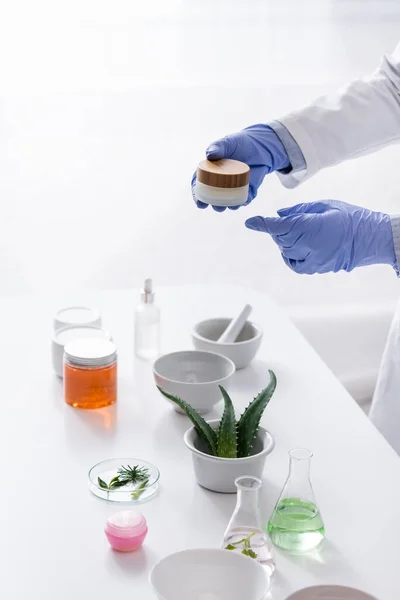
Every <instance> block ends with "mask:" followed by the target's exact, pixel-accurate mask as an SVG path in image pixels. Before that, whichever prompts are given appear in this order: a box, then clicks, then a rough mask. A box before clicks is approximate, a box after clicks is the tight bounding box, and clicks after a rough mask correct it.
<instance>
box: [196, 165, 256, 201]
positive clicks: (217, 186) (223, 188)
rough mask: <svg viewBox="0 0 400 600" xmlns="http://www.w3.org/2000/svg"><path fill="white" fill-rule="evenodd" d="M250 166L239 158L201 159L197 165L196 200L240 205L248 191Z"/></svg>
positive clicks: (246, 196)
mask: <svg viewBox="0 0 400 600" xmlns="http://www.w3.org/2000/svg"><path fill="white" fill-rule="evenodd" d="M249 179H250V167H249V166H248V165H246V164H245V163H243V162H240V161H239V160H232V159H230V158H223V159H221V160H215V161H211V160H202V161H200V162H199V164H198V167H197V181H196V190H195V195H196V198H197V200H200V201H201V202H204V203H205V204H212V205H213V206H224V207H226V206H242V205H243V204H246V202H247V198H248V193H249Z"/></svg>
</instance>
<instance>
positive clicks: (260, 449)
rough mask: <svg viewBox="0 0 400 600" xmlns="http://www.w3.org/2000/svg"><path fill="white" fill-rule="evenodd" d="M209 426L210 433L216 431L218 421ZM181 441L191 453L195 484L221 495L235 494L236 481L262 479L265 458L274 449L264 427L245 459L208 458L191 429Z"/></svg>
mask: <svg viewBox="0 0 400 600" xmlns="http://www.w3.org/2000/svg"><path fill="white" fill-rule="evenodd" d="M208 423H209V425H211V427H212V428H213V429H217V426H218V423H219V420H218V419H215V420H212V421H208ZM183 440H184V442H185V444H186V446H187V448H189V450H190V451H191V453H192V459H193V467H194V473H195V476H196V479H197V483H198V484H199V485H201V486H202V487H205V488H207V489H208V490H211V491H213V492H222V493H224V494H233V493H235V492H236V486H235V479H236V478H237V477H241V476H242V475H251V476H253V477H258V479H261V477H262V474H263V471H264V466H265V461H266V459H267V456H268V454H271V452H272V450H273V449H274V447H275V440H274V438H273V437H272V435H271V434H270V433H269V432H268V431H267V430H266V429H264V427H260V428H259V430H258V436H257V440H256V441H255V443H254V449H253V452H254V453H253V454H252V455H251V456H246V457H245V458H220V457H219V456H212V455H211V454H207V448H206V446H205V444H204V442H203V441H202V440H201V439H200V438H199V436H198V435H197V432H196V430H195V428H194V427H191V428H190V429H188V430H187V431H186V433H185V435H184V436H183Z"/></svg>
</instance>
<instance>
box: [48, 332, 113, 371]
mask: <svg viewBox="0 0 400 600" xmlns="http://www.w3.org/2000/svg"><path fill="white" fill-rule="evenodd" d="M82 338H86V339H87V338H94V339H99V338H100V339H104V340H112V337H111V335H110V334H109V333H108V332H107V331H104V329H99V328H98V327H92V326H90V325H72V326H70V327H63V329H59V330H58V331H56V332H55V334H54V337H53V342H52V360H53V369H54V371H55V373H56V375H58V377H62V376H63V370H64V366H63V359H64V346H66V345H67V344H68V343H69V342H72V341H73V340H77V339H82Z"/></svg>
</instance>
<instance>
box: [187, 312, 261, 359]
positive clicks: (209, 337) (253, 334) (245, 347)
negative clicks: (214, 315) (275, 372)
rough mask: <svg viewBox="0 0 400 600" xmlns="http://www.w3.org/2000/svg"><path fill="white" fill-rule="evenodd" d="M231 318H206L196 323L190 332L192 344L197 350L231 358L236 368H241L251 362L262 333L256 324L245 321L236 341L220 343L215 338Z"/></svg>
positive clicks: (258, 346) (259, 343)
mask: <svg viewBox="0 0 400 600" xmlns="http://www.w3.org/2000/svg"><path fill="white" fill-rule="evenodd" d="M231 320H232V319H207V320H206V321H201V322H200V323H197V325H195V327H194V329H193V332H192V340H193V345H194V347H195V348H196V349H197V350H205V351H206V352H216V353H217V354H222V355H223V356H226V357H227V358H229V359H230V360H232V361H233V362H234V363H235V366H236V368H237V369H243V368H244V367H247V366H248V365H249V364H250V363H251V361H252V360H253V358H254V357H255V355H256V354H257V352H258V350H259V348H260V345H261V341H262V335H263V334H262V330H261V329H260V327H259V326H258V325H256V324H255V323H252V322H250V321H247V323H246V324H245V326H244V327H243V330H242V332H241V334H240V336H239V337H238V339H237V341H236V342H234V343H232V344H220V343H219V342H218V341H217V340H218V339H219V337H220V336H221V335H222V333H223V332H224V331H225V329H226V328H227V327H228V325H229V323H230V322H231Z"/></svg>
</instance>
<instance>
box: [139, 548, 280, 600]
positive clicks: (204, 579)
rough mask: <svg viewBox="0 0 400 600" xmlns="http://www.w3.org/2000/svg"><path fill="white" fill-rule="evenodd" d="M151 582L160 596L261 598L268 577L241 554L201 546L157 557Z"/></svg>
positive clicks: (165, 599)
mask: <svg viewBox="0 0 400 600" xmlns="http://www.w3.org/2000/svg"><path fill="white" fill-rule="evenodd" d="M150 584H151V585H152V587H153V589H154V591H155V592H156V594H157V597H158V598H159V600H244V599H246V600H263V598H265V596H266V594H267V592H268V589H269V587H270V578H269V576H268V574H267V572H266V571H265V569H264V568H263V567H262V566H261V565H260V564H259V563H258V562H257V561H256V560H254V559H252V558H249V557H247V556H243V554H236V553H234V552H231V551H229V550H218V549H215V548H212V549H208V548H204V549H203V548H202V549H198V550H184V551H182V552H176V553H175V554H170V555H169V556H166V557H165V558H163V559H162V560H160V562H159V563H157V564H156V565H155V566H154V567H153V569H152V570H151V572H150Z"/></svg>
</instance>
